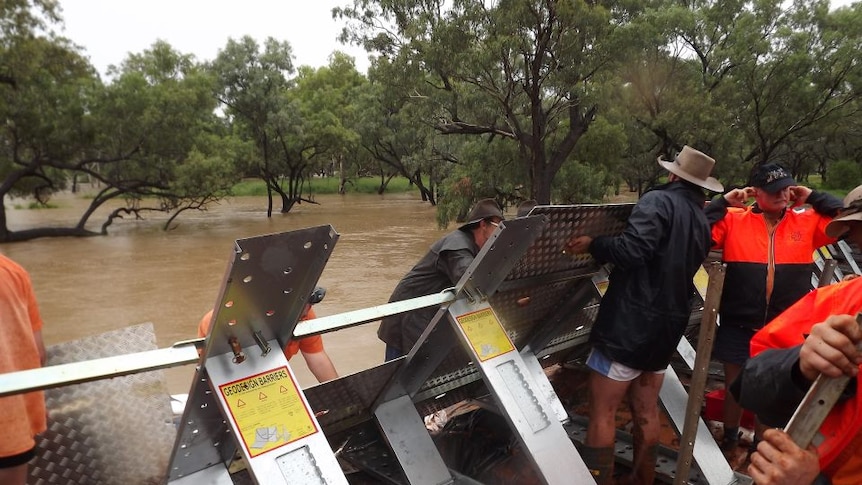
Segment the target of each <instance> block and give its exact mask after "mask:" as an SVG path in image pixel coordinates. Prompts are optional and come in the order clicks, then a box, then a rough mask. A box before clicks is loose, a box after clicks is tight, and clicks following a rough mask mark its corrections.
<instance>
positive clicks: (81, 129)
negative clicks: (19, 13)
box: [0, 36, 229, 241]
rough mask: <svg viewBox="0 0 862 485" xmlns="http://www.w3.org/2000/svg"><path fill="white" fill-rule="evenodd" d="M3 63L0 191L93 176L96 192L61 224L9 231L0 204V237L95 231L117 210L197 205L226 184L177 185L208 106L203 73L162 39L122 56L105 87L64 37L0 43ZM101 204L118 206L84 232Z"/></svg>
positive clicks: (191, 161) (45, 192)
mask: <svg viewBox="0 0 862 485" xmlns="http://www.w3.org/2000/svg"><path fill="white" fill-rule="evenodd" d="M3 59H4V65H6V66H10V67H11V71H12V72H14V73H15V82H14V83H12V84H8V85H3V84H0V96H2V98H3V102H2V103H0V116H2V117H3V119H5V120H6V123H5V124H4V126H3V129H2V130H0V139H2V142H0V146H2V149H0V150H1V151H0V177H2V183H0V196H5V195H7V194H8V195H18V196H32V197H34V198H35V199H36V200H37V201H39V202H42V203H45V202H47V200H48V198H49V197H50V195H51V194H53V193H55V192H57V191H60V190H65V189H67V188H68V186H69V184H70V183H71V182H72V181H75V180H77V179H78V177H80V176H86V177H88V178H89V179H90V180H94V181H98V182H99V184H100V189H99V190H98V192H97V193H96V194H94V196H93V197H92V199H91V202H90V206H89V208H88V209H87V210H86V211H85V212H84V214H82V216H81V217H80V219H79V220H78V221H77V223H76V224H75V225H73V226H70V227H56V228H55V227H52V228H32V229H26V230H21V231H10V230H9V228H8V226H7V222H6V216H5V208H4V209H3V210H2V211H0V241H21V240H27V239H32V238H36V237H46V236H88V235H94V234H104V233H106V231H107V227H108V225H110V224H111V222H112V221H113V220H114V219H115V218H116V217H120V216H121V215H122V214H134V215H135V216H136V217H139V216H140V215H141V214H142V213H144V212H145V211H165V212H171V211H181V210H184V209H187V208H189V207H199V206H200V205H201V203H202V202H206V201H208V200H211V198H212V197H213V195H214V194H218V193H219V191H220V190H223V188H224V187H226V186H229V183H228V182H226V181H225V180H221V183H220V184H216V185H208V186H200V185H195V184H188V183H184V178H183V177H184V176H193V175H194V173H195V167H196V166H198V165H199V164H198V163H197V162H198V161H200V160H201V157H200V156H196V157H193V158H190V157H189V154H190V153H192V152H193V151H194V149H195V147H196V141H197V139H198V135H200V134H202V133H203V132H204V131H205V130H206V129H207V128H208V126H211V124H212V122H213V115H212V111H213V108H214V106H215V103H214V101H213V100H212V98H211V96H210V92H211V89H210V87H209V78H207V77H206V76H204V75H203V74H202V73H201V72H200V71H199V70H198V69H197V68H196V67H195V66H194V65H193V63H192V62H191V59H190V58H189V57H188V56H182V55H180V54H177V53H176V52H174V51H173V50H172V49H171V48H170V46H168V45H167V44H163V43H157V44H155V45H154V47H153V49H152V50H150V51H146V52H145V53H144V54H142V55H140V56H133V57H132V58H130V60H129V61H128V62H127V63H126V64H125V65H124V66H123V67H122V68H121V69H119V70H118V71H117V75H118V77H117V79H116V81H114V82H113V83H112V84H110V85H108V86H104V85H103V84H102V83H101V81H100V80H99V78H98V76H97V75H96V74H95V72H94V70H93V68H92V67H91V66H90V65H89V63H88V62H87V61H86V60H85V59H84V58H83V57H82V56H81V55H80V54H78V52H77V51H76V50H75V49H74V48H72V47H70V45H69V44H68V42H67V41H65V40H64V39H59V38H52V37H41V36H24V37H21V38H17V39H15V40H13V41H9V42H8V43H7V44H6V46H5V47H4V51H3ZM195 153H197V154H198V155H200V154H203V153H208V152H207V149H200V150H196V151H195ZM210 169H211V167H210ZM213 173H218V172H213ZM223 173H224V172H223ZM211 180H212V179H211ZM111 200H123V201H125V205H124V206H123V207H120V208H117V209H115V210H114V211H113V212H112V213H111V214H109V215H108V216H107V219H106V221H105V222H103V223H102V226H101V230H100V231H92V230H90V229H87V227H86V226H87V223H88V221H89V219H90V218H91V217H92V216H93V215H94V214H95V213H96V211H97V210H98V209H99V208H101V207H102V206H103V205H104V204H105V203H106V202H108V201H111Z"/></svg>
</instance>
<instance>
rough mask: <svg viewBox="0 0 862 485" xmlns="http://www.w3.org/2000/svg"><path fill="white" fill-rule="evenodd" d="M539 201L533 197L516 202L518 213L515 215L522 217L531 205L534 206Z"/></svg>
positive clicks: (531, 208) (527, 212)
mask: <svg viewBox="0 0 862 485" xmlns="http://www.w3.org/2000/svg"><path fill="white" fill-rule="evenodd" d="M538 204H539V203H538V202H536V201H535V199H530V200H525V201H524V202H521V203H520V204H518V215H517V217H524V216H526V215H527V214H529V213H530V211H531V210H533V207H536V206H537V205H538Z"/></svg>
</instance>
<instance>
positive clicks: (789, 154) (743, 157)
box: [647, 0, 862, 185]
mask: <svg viewBox="0 0 862 485" xmlns="http://www.w3.org/2000/svg"><path fill="white" fill-rule="evenodd" d="M655 21H656V23H657V24H659V25H662V26H663V27H665V30H667V31H668V32H672V33H673V35H672V37H671V38H670V39H669V42H668V44H667V45H666V47H665V48H664V49H663V52H665V53H666V55H667V58H666V59H660V60H659V62H660V64H659V65H665V66H669V67H670V68H673V69H674V72H675V73H682V74H683V77H684V78H686V79H691V75H692V74H691V69H692V68H694V69H696V71H697V73H698V76H699V79H700V82H699V85H691V84H689V88H690V89H679V86H669V85H668V84H660V86H661V88H660V89H653V90H652V91H651V92H650V95H653V94H655V93H659V96H657V97H656V99H657V101H656V103H654V104H653V105H652V106H651V108H652V109H653V111H652V113H653V118H652V119H651V120H650V123H648V124H647V125H648V126H649V128H650V129H651V130H652V131H653V132H654V134H655V135H656V136H657V137H658V138H659V139H664V140H663V141H662V142H663V144H664V145H665V146H672V147H674V148H678V147H679V146H680V145H682V144H684V143H686V142H688V141H690V140H697V141H698V142H700V143H702V144H703V145H702V148H703V149H704V150H705V151H707V152H708V153H712V154H714V155H715V156H716V158H717V159H719V161H720V162H721V163H719V164H718V165H717V167H716V168H717V172H718V175H720V176H721V177H722V179H723V180H724V181H725V182H726V185H731V184H732V183H734V182H736V183H744V182H745V180H746V179H747V178H748V173H749V171H750V170H751V169H752V168H753V167H754V166H756V165H759V164H762V163H766V162H767V161H774V160H781V161H784V162H785V163H788V164H790V165H794V164H796V162H797V161H799V160H802V159H803V157H802V156H801V154H800V153H795V152H794V150H795V148H794V147H802V146H805V145H806V144H805V140H806V139H809V138H811V137H814V138H820V136H818V135H817V133H818V132H820V131H821V130H824V129H827V127H828V126H829V124H830V123H831V122H832V121H831V120H835V119H840V118H846V117H847V116H852V114H853V113H854V112H855V110H856V109H858V103H857V102H856V100H858V97H859V95H860V90H859V87H858V84H855V85H854V83H853V80H854V79H857V80H858V78H859V70H860V65H859V63H858V60H857V59H856V58H857V57H858V52H859V48H860V29H862V17H860V6H859V4H858V3H857V4H856V5H855V6H854V7H852V8H845V9H840V10H838V11H833V12H830V11H829V3H828V0H814V1H811V0H798V1H795V2H792V3H791V4H787V3H785V2H781V1H780V0H734V1H732V2H715V1H713V0H697V1H694V2H689V3H687V4H686V5H673V6H667V7H666V8H665V9H663V10H661V12H660V13H658V14H657V15H656V16H655ZM667 87H671V89H664V88H667ZM668 99H677V100H678V99H686V100H693V101H694V102H695V103H697V104H698V106H688V107H680V108H682V109H680V108H673V107H670V108H668V106H667V105H666V104H665V106H661V102H662V101H667V100H668ZM698 107H699V109H698ZM661 108H665V109H663V110H662V109H661ZM693 108H694V109H693ZM656 113H658V114H656ZM692 113H696V117H694V118H692ZM661 114H663V115H664V117H665V118H672V119H674V120H679V121H683V123H675V126H683V127H685V126H692V127H696V128H695V129H693V130H686V129H677V130H675V131H671V130H668V127H669V126H672V125H671V124H665V123H662V121H661V120H662V116H661ZM681 116H682V117H686V116H687V117H688V119H687V120H686V118H682V119H679V117H681ZM798 170H800V171H804V170H808V169H807V168H805V169H803V168H802V167H801V166H800V167H799V168H798ZM797 175H798V173H797Z"/></svg>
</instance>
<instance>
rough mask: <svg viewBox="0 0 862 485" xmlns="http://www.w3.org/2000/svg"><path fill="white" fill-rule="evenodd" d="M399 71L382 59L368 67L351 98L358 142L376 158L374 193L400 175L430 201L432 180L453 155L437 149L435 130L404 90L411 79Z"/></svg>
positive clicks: (434, 182) (436, 179) (433, 197)
mask: <svg viewBox="0 0 862 485" xmlns="http://www.w3.org/2000/svg"><path fill="white" fill-rule="evenodd" d="M405 74H406V73H404V72H403V71H402V70H401V69H400V66H393V65H392V63H390V62H389V61H388V60H387V59H380V60H378V61H377V62H375V63H374V65H373V66H372V67H371V69H369V82H368V84H367V85H365V86H363V87H362V90H361V92H360V95H359V98H358V99H357V110H358V114H359V119H358V124H357V127H356V129H357V131H358V133H359V135H360V138H359V146H361V147H362V151H363V152H364V153H366V154H368V156H369V157H371V158H372V159H373V160H375V161H376V162H377V167H378V168H377V173H378V175H379V177H380V184H379V187H378V193H381V194H382V193H383V192H384V191H385V190H386V186H387V184H388V183H389V181H390V180H391V179H392V178H393V177H395V176H402V177H404V178H406V179H407V180H409V181H410V183H411V184H413V185H414V186H416V188H417V189H418V190H419V194H420V196H421V197H422V200H423V201H428V202H430V203H431V204H432V205H436V204H437V194H436V192H437V191H436V188H437V185H438V184H439V183H440V181H441V180H442V177H443V176H445V174H446V173H448V167H447V166H448V165H449V164H451V163H454V161H453V160H452V158H451V157H450V156H447V155H448V154H447V153H446V152H445V151H443V152H441V151H440V150H439V149H437V146H436V145H435V141H436V140H435V135H436V131H435V130H434V128H433V126H431V124H430V123H428V122H427V121H426V120H425V119H424V116H425V113H424V111H423V109H424V108H423V106H422V104H421V103H419V102H415V100H414V95H413V94H410V93H411V92H412V89H411V88H410V86H413V85H415V83H416V80H415V79H412V76H409V75H405ZM411 74H415V73H411ZM393 86H398V88H393Z"/></svg>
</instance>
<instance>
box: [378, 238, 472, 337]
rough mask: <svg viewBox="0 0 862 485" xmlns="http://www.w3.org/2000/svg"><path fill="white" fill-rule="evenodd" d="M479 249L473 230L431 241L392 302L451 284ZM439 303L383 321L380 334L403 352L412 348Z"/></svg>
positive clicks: (397, 290)
mask: <svg viewBox="0 0 862 485" xmlns="http://www.w3.org/2000/svg"><path fill="white" fill-rule="evenodd" d="M478 253H479V246H477V245H476V242H475V241H474V240H473V234H472V233H471V232H470V231H469V230H461V229H458V230H455V231H452V232H450V233H449V234H447V235H445V236H443V237H442V238H440V239H439V240H437V242H435V243H434V244H432V245H431V249H430V250H429V251H428V253H427V254H425V256H423V257H422V259H421V260H419V262H418V263H416V265H415V266H413V269H411V270H410V271H409V272H408V273H407V275H406V276H404V278H402V279H401V281H400V282H398V285H397V286H396V287H395V290H394V291H393V292H392V296H390V297H389V301H390V302H394V301H401V300H408V299H410V298H416V297H420V296H426V295H431V294H434V293H439V292H441V291H443V290H445V289H447V288H451V287H453V286H455V284H456V283H458V280H460V279H461V277H462V276H463V275H464V273H465V272H466V271H467V268H468V267H469V266H470V264H471V263H472V262H473V260H474V259H475V258H476V255H477V254H478ZM438 308H439V307H436V306H432V307H426V308H420V309H418V310H413V311H410V312H406V313H400V314H398V315H392V316H390V317H386V318H384V319H382V320H381V321H380V328H379V329H377V337H379V338H380V340H382V341H384V342H386V343H387V344H388V345H390V346H392V347H395V348H397V349H399V350H400V351H401V352H403V353H405V354H406V353H408V352H410V349H412V348H413V344H415V343H416V342H417V341H418V340H419V337H420V336H421V335H422V332H423V331H425V327H427V326H428V324H429V323H430V322H431V319H432V318H434V315H435V314H436V313H437V310H438Z"/></svg>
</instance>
